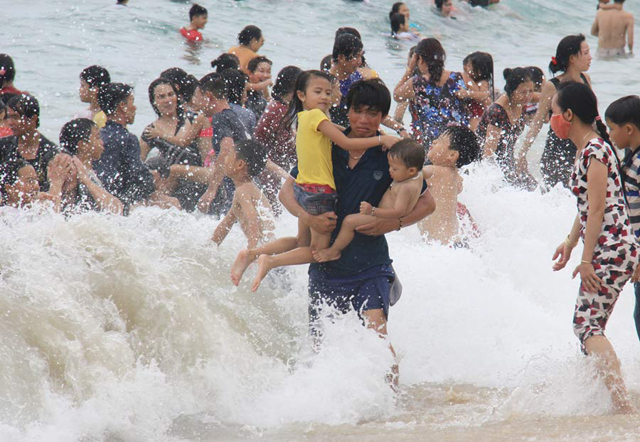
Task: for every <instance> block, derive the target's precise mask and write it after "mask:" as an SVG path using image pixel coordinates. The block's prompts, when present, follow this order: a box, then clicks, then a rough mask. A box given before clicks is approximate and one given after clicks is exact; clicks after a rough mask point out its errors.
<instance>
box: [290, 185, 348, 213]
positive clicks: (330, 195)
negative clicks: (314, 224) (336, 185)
mask: <svg viewBox="0 0 640 442" xmlns="http://www.w3.org/2000/svg"><path fill="white" fill-rule="evenodd" d="M293 194H294V196H295V198H296V201H297V203H298V204H300V207H302V208H303V209H304V211H305V212H307V213H308V214H309V215H314V216H315V215H321V214H323V213H327V212H335V210H336V202H337V201H338V194H337V193H336V192H335V191H334V190H333V189H331V188H330V187H329V186H316V185H313V184H302V185H301V184H298V183H295V184H294V185H293Z"/></svg>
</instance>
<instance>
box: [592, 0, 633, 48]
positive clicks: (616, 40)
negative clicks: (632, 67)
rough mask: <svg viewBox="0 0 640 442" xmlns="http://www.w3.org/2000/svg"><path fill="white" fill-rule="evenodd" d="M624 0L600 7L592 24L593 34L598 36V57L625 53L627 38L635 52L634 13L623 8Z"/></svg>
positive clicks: (628, 43) (628, 44) (617, 0)
mask: <svg viewBox="0 0 640 442" xmlns="http://www.w3.org/2000/svg"><path fill="white" fill-rule="evenodd" d="M623 3H624V0H614V4H613V5H610V6H609V7H600V8H599V9H598V13H597V14H596V19H595V21H594V22H593V25H592V26H591V35H595V36H597V37H598V52H597V55H598V57H601V58H603V57H604V58H606V57H618V56H623V55H625V50H624V47H625V40H626V45H627V46H628V47H629V53H630V54H632V53H633V14H631V13H630V12H627V11H624V10H623V9H622V6H623Z"/></svg>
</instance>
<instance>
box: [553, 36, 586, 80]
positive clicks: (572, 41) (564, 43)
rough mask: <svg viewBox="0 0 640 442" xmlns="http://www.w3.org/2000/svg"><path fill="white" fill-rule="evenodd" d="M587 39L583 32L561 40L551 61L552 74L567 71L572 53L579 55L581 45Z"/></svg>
mask: <svg viewBox="0 0 640 442" xmlns="http://www.w3.org/2000/svg"><path fill="white" fill-rule="evenodd" d="M585 40H586V39H585V37H584V35H582V34H578V35H569V36H567V37H565V38H563V39H562V40H560V43H558V47H557V48H556V56H555V57H553V58H552V59H551V62H550V63H549V71H551V73H552V74H555V73H556V72H566V71H567V69H568V68H569V58H570V57H571V56H572V55H578V54H579V53H580V47H581V46H582V42H583V41H585Z"/></svg>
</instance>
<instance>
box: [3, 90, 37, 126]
mask: <svg viewBox="0 0 640 442" xmlns="http://www.w3.org/2000/svg"><path fill="white" fill-rule="evenodd" d="M7 107H8V108H9V109H11V110H13V111H14V112H17V113H18V114H19V115H20V116H22V117H25V118H29V119H31V118H33V117H36V127H39V126H40V103H38V100H36V97H34V96H32V95H29V94H19V95H14V96H13V97H11V99H10V100H9V102H8V103H7Z"/></svg>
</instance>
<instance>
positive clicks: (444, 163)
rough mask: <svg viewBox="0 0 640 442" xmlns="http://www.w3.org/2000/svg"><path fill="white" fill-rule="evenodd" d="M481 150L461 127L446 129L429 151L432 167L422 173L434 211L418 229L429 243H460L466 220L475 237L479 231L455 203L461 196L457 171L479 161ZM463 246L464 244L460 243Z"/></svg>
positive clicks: (473, 136)
mask: <svg viewBox="0 0 640 442" xmlns="http://www.w3.org/2000/svg"><path fill="white" fill-rule="evenodd" d="M481 155H482V149H481V147H480V143H479V142H478V138H477V137H476V135H475V134H474V133H473V132H472V131H471V130H470V129H469V128H467V127H464V126H449V127H448V128H446V130H445V131H444V132H443V133H442V135H440V137H438V138H437V139H436V140H435V141H434V142H433V143H432V144H431V147H430V148H429V152H428V154H427V158H428V159H429V161H430V162H431V165H428V166H425V167H424V169H423V175H424V178H425V179H426V180H427V184H428V185H429V190H430V191H431V194H432V195H433V198H434V199H435V201H436V210H435V212H433V213H432V214H431V216H429V217H428V218H425V219H424V220H422V221H420V223H419V224H418V228H419V229H420V232H421V233H422V234H423V235H427V237H428V239H429V240H436V241H439V242H441V243H443V244H450V243H456V242H459V240H461V239H462V238H460V237H459V224H460V223H459V220H460V218H463V217H468V221H469V222H470V224H471V225H472V228H473V230H474V232H473V233H474V234H477V233H478V229H477V227H476V226H475V223H473V219H471V215H470V214H469V212H468V210H467V208H466V207H465V206H464V205H463V204H461V203H459V202H458V194H459V193H460V192H462V176H460V169H461V168H462V167H464V166H466V165H468V164H471V163H472V162H474V161H477V160H479V159H480V158H481ZM462 242H463V243H464V241H462Z"/></svg>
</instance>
